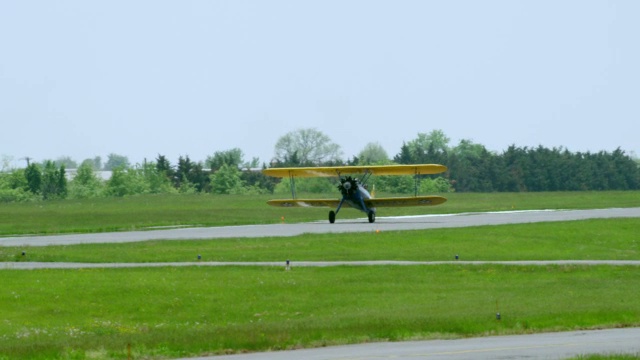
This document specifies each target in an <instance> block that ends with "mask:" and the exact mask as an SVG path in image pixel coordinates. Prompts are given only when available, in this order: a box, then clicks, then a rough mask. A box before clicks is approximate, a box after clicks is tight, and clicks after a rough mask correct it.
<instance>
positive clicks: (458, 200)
mask: <svg viewBox="0 0 640 360" xmlns="http://www.w3.org/2000/svg"><path fill="white" fill-rule="evenodd" d="M306 196H309V197H318V196H320V195H318V194H313V195H305V194H301V195H300V196H299V197H301V198H302V197H306ZM322 196H324V197H335V196H336V195H335V194H324V195H322ZM378 196H389V194H378ZM444 196H446V197H447V198H448V199H449V201H447V202H446V203H445V204H443V205H439V206H434V207H415V208H382V209H380V210H379V215H380V216H390V215H416V214H441V213H461V212H475V211H504V210H514V209H515V210H529V209H594V208H608V207H636V206H640V191H610V192H553V193H551V192H550V193H493V194H476V193H468V194H456V193H453V194H444ZM272 197H274V196H271V195H260V196H243V195H237V196H234V195H144V196H132V197H125V198H101V199H87V200H58V201H42V202H33V203H11V204H0V219H2V220H1V221H0V235H2V236H7V235H16V234H52V233H73V232H104V231H127V230H137V229H147V228H151V227H156V226H225V225H240V224H270V223H277V222H280V221H281V219H282V217H284V218H285V221H287V222H302V221H312V220H325V219H327V213H328V209H323V208H312V209H295V208H275V207H271V206H268V205H266V201H267V200H268V199H269V198H272ZM362 216H363V214H362V213H360V212H358V211H355V210H352V209H345V210H344V211H342V212H340V217H341V218H358V217H362Z"/></svg>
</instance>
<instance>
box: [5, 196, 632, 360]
mask: <svg viewBox="0 0 640 360" xmlns="http://www.w3.org/2000/svg"><path fill="white" fill-rule="evenodd" d="M639 217H640V208H626V209H599V210H560V211H513V212H496V213H467V214H457V215H431V216H416V217H386V218H385V217H378V219H377V220H376V222H375V223H374V224H369V223H368V222H367V221H366V219H361V220H344V221H339V222H336V223H335V224H328V223H327V222H326V221H323V222H315V223H306V224H272V225H253V226H232V227H219V228H181V229H168V230H150V231H134V232H117V233H101V234H73V235H53V236H19V237H4V238H0V246H48V245H73V244H82V243H121V242H134V241H148V240H185V239H219V238H232V237H275V236H295V235H300V234H304V233H341V232H342V233H347V232H368V231H376V230H380V231H394V230H419V229H436V228H452V227H467V226H486V225H503V224H515V223H532V222H547V221H572V220H585V219H595V218H639ZM493 263H499V264H501V265H513V266H521V265H540V266H545V265H551V264H564V265H588V266H594V265H611V266H640V261H590V260H589V261H582V260H563V261H507V262H491V261H488V262H487V261H471V262H468V261H441V262H413V261H359V262H292V263H291V266H292V267H323V266H376V265H395V266H405V265H424V266H430V265H443V264H452V265H453V264H455V265H483V264H493ZM151 266H154V267H162V266H283V267H284V266H285V264H284V263H283V262H262V263H244V262H243V263H238V262H228V263H219V262H190V263H151V264H149V263H145V264H131V263H127V264H124V263H122V264H86V263H27V262H16V263H0V270H1V269H14V270H29V269H42V268H48V269H68V268H96V267H97V268H103V267H151ZM610 353H614V354H620V353H624V354H640V328H627V329H608V330H591V331H575V332H561V333H544V334H533V335H516V336H491V337H481V338H470V339H458V340H432V341H410V342H396V343H371V344H358V345H348V346H334V347H325V348H315V349H302V350H292V351H279V352H266V353H252V354H240V355H231V356H216V357H202V358H195V359H196V360H205V359H207V360H221V359H224V360H248V359H251V360H266V359H284V360H287V359H312V360H313V359H325V360H342V359H363V360H364V359H408V358H411V359H447V360H460V359H496V358H499V359H565V358H568V357H572V356H578V355H583V354H610ZM185 360H187V359H185ZM189 360H194V358H190V359H189Z"/></svg>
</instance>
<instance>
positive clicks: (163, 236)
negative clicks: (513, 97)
mask: <svg viewBox="0 0 640 360" xmlns="http://www.w3.org/2000/svg"><path fill="white" fill-rule="evenodd" d="M628 217H640V207H637V208H616V209H596V210H534V211H507V212H488V213H463V214H451V215H423V216H405V217H378V218H377V219H376V222H375V223H373V224H370V223H369V222H368V221H367V220H366V219H356V220H343V221H337V222H336V223H335V224H329V222H328V221H319V222H313V223H299V224H286V223H285V224H282V223H278V224H269V225H245V226H224V227H207V228H203V227H193V228H179V229H164V230H148V231H128V232H113V233H96V234H65V235H49V236H14V237H0V246H48V245H74V244H84V243H124V242H136V241H148V240H193V239H220V238H238V237H276V236H295V235H301V234H304V233H316V234H317V233H349V232H368V231H377V230H379V231H391V230H420V229H437V228H452V227H468V226H485V225H504V224H516V223H532V222H546V221H572V220H586V219H595V218H628Z"/></svg>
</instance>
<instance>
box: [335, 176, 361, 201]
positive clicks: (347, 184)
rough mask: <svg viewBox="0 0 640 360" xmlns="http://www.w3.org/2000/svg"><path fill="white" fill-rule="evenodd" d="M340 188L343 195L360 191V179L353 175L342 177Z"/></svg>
mask: <svg viewBox="0 0 640 360" xmlns="http://www.w3.org/2000/svg"><path fill="white" fill-rule="evenodd" d="M338 189H339V190H340V192H341V193H342V195H343V196H351V195H353V194H354V193H355V192H356V191H358V181H357V180H356V179H354V178H352V177H351V176H347V177H346V178H341V179H340V185H338Z"/></svg>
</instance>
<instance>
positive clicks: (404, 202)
mask: <svg viewBox="0 0 640 360" xmlns="http://www.w3.org/2000/svg"><path fill="white" fill-rule="evenodd" d="M445 201H447V199H446V198H443V197H442V196H414V197H397V198H379V199H369V200H365V201H364V203H365V205H367V207H369V208H376V207H402V206H432V205H439V204H442V203H444V202H445ZM267 204H269V205H271V206H280V207H330V208H336V207H338V204H340V200H335V199H330V200H327V199H287V200H269V201H267ZM342 206H343V207H345V206H346V207H349V203H347V202H344V203H343V204H342Z"/></svg>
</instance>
